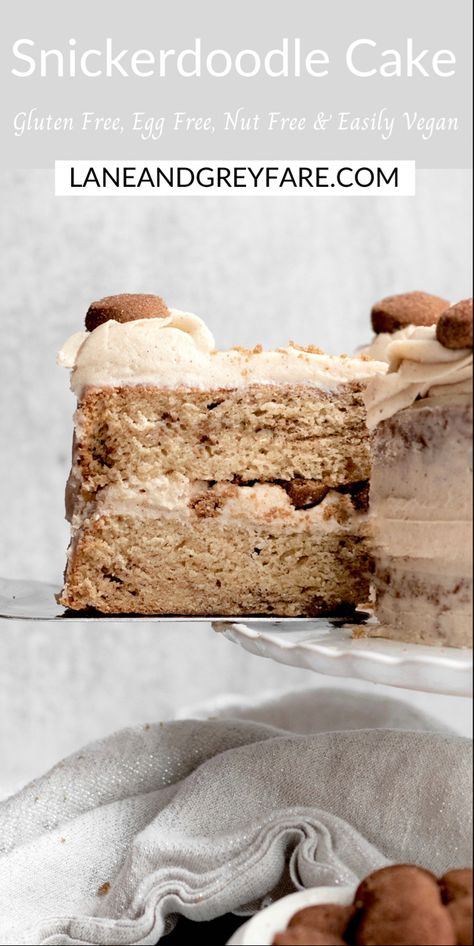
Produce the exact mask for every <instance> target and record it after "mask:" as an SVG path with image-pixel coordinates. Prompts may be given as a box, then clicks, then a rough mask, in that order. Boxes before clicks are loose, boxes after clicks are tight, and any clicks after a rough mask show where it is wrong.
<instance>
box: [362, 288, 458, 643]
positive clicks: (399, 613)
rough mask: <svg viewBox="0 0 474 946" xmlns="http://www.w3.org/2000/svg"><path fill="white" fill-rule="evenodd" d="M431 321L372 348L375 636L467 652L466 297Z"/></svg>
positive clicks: (396, 330) (370, 411)
mask: <svg viewBox="0 0 474 946" xmlns="http://www.w3.org/2000/svg"><path fill="white" fill-rule="evenodd" d="M400 298H401V299H403V300H404V301H403V305H402V307H403V308H404V309H406V308H407V298H408V297H407V296H404V297H400ZM391 301H392V305H393V300H391ZM405 315H407V313H406V312H405ZM407 318H409V315H408V316H407ZM413 321H415V317H414V316H413ZM433 321H434V322H435V324H432V325H430V324H424V325H414V324H408V323H407V324H406V325H404V326H401V325H400V324H399V323H398V324H396V325H395V328H394V334H393V335H390V334H389V335H388V337H387V338H386V339H385V340H384V347H383V350H382V348H381V345H380V341H379V344H378V346H377V342H376V343H375V345H374V348H375V349H376V350H378V353H379V355H381V356H382V357H386V359H387V361H388V373H387V374H386V375H385V376H382V375H380V376H379V377H377V378H375V379H374V380H372V381H371V382H370V384H369V385H368V387H367V391H366V395H365V399H366V405H367V415H368V426H369V428H370V429H371V430H372V431H373V439H372V475H371V487H370V505H371V514H372V522H373V528H374V533H375V535H374V539H375V562H376V565H375V575H374V584H375V594H376V614H377V617H378V619H379V621H380V627H379V628H377V629H376V631H375V632H374V633H375V634H377V635H379V636H382V637H393V638H396V639H398V640H406V641H412V642H416V643H425V644H440V645H441V644H443V645H450V646H458V647H459V646H472V300H464V301H463V302H461V303H458V304H457V305H455V306H451V307H449V308H447V309H445V310H444V311H443V312H442V313H441V314H439V313H438V314H437V316H436V319H433Z"/></svg>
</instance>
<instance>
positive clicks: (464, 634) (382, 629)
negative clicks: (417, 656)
mask: <svg viewBox="0 0 474 946" xmlns="http://www.w3.org/2000/svg"><path fill="white" fill-rule="evenodd" d="M465 531H466V536H465V538H466V539H469V536H468V535H467V533H468V532H470V530H468V529H467V528H466V530H465ZM374 587H375V594H376V599H377V617H378V620H379V622H380V626H379V628H377V629H376V630H375V635H376V636H380V637H389V638H394V639H395V640H405V641H411V642H412V643H414V644H437V645H438V646H439V645H441V646H442V645H444V646H448V647H471V646H472V562H471V563H469V562H458V563H455V562H453V563H448V562H446V561H444V563H443V570H442V572H441V570H440V568H439V562H438V560H437V559H436V558H421V557H420V558H417V559H416V560H414V559H413V557H410V558H408V557H400V558H394V557H393V556H386V557H385V556H384V555H383V554H380V555H379V556H378V557H377V562H376V567H375V575H374Z"/></svg>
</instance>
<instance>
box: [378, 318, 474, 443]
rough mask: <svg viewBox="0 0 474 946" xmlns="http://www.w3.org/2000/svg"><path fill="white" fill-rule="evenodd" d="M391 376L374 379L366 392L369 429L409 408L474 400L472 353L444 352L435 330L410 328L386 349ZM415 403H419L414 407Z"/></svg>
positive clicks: (464, 350) (395, 338)
mask: <svg viewBox="0 0 474 946" xmlns="http://www.w3.org/2000/svg"><path fill="white" fill-rule="evenodd" d="M384 354H385V357H386V359H387V361H388V373H387V374H386V375H379V376H377V377H375V378H373V379H372V380H371V381H370V382H369V384H368V386H367V389H366V391H365V404H366V407H367V425H368V427H369V428H373V427H376V425H377V424H378V423H380V421H382V420H385V419H386V418H387V417H392V416H393V414H396V413H398V411H401V410H404V409H405V408H408V407H412V406H413V407H417V406H418V402H419V401H420V399H422V400H423V403H427V402H428V403H433V402H435V403H436V401H439V400H442V401H443V402H444V403H445V402H446V400H447V399H450V400H456V401H464V402H467V401H469V400H470V399H472V350H471V349H468V348H463V349H458V350H457V351H453V350H450V349H448V348H444V347H443V346H442V345H441V344H440V343H439V342H438V341H437V339H436V326H435V325H428V326H425V325H423V326H421V325H420V326H415V325H413V326H410V327H409V328H408V329H404V330H403V334H402V332H400V333H397V337H393V341H392V342H390V343H389V344H388V345H387V347H386V349H385V353H384ZM415 402H416V403H415Z"/></svg>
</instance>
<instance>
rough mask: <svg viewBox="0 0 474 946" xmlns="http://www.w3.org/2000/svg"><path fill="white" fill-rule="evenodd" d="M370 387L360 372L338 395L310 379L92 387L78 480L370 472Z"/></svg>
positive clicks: (85, 404) (84, 404) (79, 432)
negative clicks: (366, 393) (201, 386)
mask: <svg viewBox="0 0 474 946" xmlns="http://www.w3.org/2000/svg"><path fill="white" fill-rule="evenodd" d="M363 389H364V383H363V382H362V381H352V382H348V383H346V384H340V385H339V387H338V389H337V390H335V391H334V392H332V393H331V394H329V393H327V392H325V391H323V390H322V389H321V388H320V387H316V386H313V385H308V384H300V385H289V384H265V385H263V384H261V385H249V386H248V387H246V388H236V389H222V388H221V389H209V390H204V391H200V390H193V389H186V388H176V389H175V388H172V389H167V388H161V387H157V386H154V385H129V386H122V387H111V388H88V389H86V390H85V392H84V394H83V396H82V398H81V400H80V402H79V405H78V410H77V414H76V446H75V451H74V464H73V480H75V481H76V482H79V480H81V485H82V489H83V490H84V491H86V492H88V493H93V492H95V490H97V489H98V488H100V487H103V486H105V485H106V484H107V483H110V482H114V481H117V480H124V481H127V480H130V479H132V478H134V477H135V478H139V479H141V480H143V481H144V482H146V481H147V480H148V479H152V478H156V477H157V476H162V475H166V474H168V473H170V472H173V471H174V472H178V473H181V474H183V475H185V476H187V477H188V478H189V479H191V480H216V481H222V480H229V481H230V480H233V479H235V480H240V481H248V480H251V481H252V480H260V481H269V480H279V479H281V480H291V479H294V478H296V477H302V478H305V479H312V480H317V481H319V482H321V483H324V484H327V485H329V486H337V485H339V484H344V483H352V482H357V481H360V480H364V479H367V478H368V476H369V468H370V461H369V444H368V433H367V430H366V426H365V407H364V403H363V397H362V392H363Z"/></svg>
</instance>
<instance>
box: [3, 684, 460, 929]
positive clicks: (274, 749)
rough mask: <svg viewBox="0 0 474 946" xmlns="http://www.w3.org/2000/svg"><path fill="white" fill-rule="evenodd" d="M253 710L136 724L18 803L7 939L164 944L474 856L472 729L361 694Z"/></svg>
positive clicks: (11, 811) (300, 697)
mask: <svg viewBox="0 0 474 946" xmlns="http://www.w3.org/2000/svg"><path fill="white" fill-rule="evenodd" d="M225 712H226V711H225V710H220V713H222V714H225ZM238 712H239V711H238V708H237V707H233V708H232V714H233V717H234V718H225V717H223V718H215V719H208V720H196V719H194V720H178V721H174V722H169V723H155V724H151V725H145V726H138V727H134V728H132V729H125V730H122V731H121V732H118V733H116V734H114V735H112V736H109V737H108V738H106V739H103V740H101V741H100V742H96V743H93V744H92V745H89V746H87V747H86V748H85V749H83V750H81V751H80V752H78V753H75V754H74V755H72V756H70V757H69V758H68V759H65V760H64V761H63V762H61V763H60V764H59V765H57V766H55V768H53V769H52V770H51V771H50V772H48V773H47V774H46V775H44V776H43V777H42V778H39V779H37V780H36V781H35V782H32V783H31V784H30V785H28V786H26V788H24V789H23V790H22V791H21V792H19V793H18V794H16V795H14V796H12V797H11V798H10V799H6V800H5V801H4V802H2V803H1V804H0V851H1V856H0V942H1V943H8V944H10V943H12V944H13V943H18V944H23V943H25V944H46V943H47V944H53V943H54V944H60V943H61V944H62V943H77V944H79V943H80V944H85V943H87V944H138V943H143V944H147V943H150V944H151V943H156V942H158V940H159V939H160V937H161V936H163V935H164V934H165V933H166V932H168V931H169V930H170V929H171V928H172V925H173V923H174V922H175V919H176V915H179V914H181V915H184V916H187V917H189V918H191V919H194V920H208V919H211V918H213V917H216V916H219V915H221V914H223V913H226V912H229V911H234V912H241V913H243V914H245V913H249V912H252V911H253V910H255V909H256V908H258V906H259V905H260V904H261V903H262V902H263V901H265V902H268V900H269V898H270V899H271V898H272V897H275V896H278V895H281V893H284V892H289V891H290V890H292V889H295V888H299V887H305V886H314V885H320V884H335V883H336V884H337V883H339V884H340V883H354V882H356V881H357V880H358V879H359V878H360V877H362V876H363V875H365V874H366V873H367V872H368V871H370V870H373V869H374V868H376V867H379V866H381V865H382V864H384V863H386V862H387V861H390V860H393V861H412V862H417V863H419V864H423V865H425V866H426V867H428V868H431V869H432V870H434V871H436V872H437V873H441V872H443V871H444V870H446V869H448V868H449V867H456V866H465V865H466V864H468V863H470V858H471V849H470V843H471V831H470V821H469V819H470V813H471V804H470V799H471V760H470V755H471V747H470V742H469V741H468V740H466V739H463V738H461V737H458V736H454V735H452V734H451V733H449V732H447V731H444V732H440V726H439V724H438V723H436V722H434V721H433V720H431V719H430V718H428V717H426V716H424V715H423V714H421V713H419V712H417V711H416V710H414V709H413V708H412V707H409V706H408V705H407V704H404V703H402V702H400V701H398V700H387V699H385V698H380V697H375V696H370V697H367V698H366V697H362V696H360V695H358V694H355V693H351V692H347V691H346V692H341V691H336V690H334V691H329V690H327V689H325V690H321V691H319V692H318V691H306V692H304V693H302V694H301V693H300V694H296V695H292V696H288V695H287V696H286V697H284V698H283V699H281V700H273V701H272V700H270V701H269V702H268V703H267V704H266V705H265V706H261V707H259V708H257V707H255V708H254V716H255V717H256V718H257V719H258V720H260V721H256V720H255V719H252V718H249V717H250V716H251V709H250V708H248V707H247V709H246V710H244V711H243V713H242V715H244V716H246V717H247V718H238ZM261 720H264V721H261ZM361 727H363V728H361ZM435 730H438V731H435Z"/></svg>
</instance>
